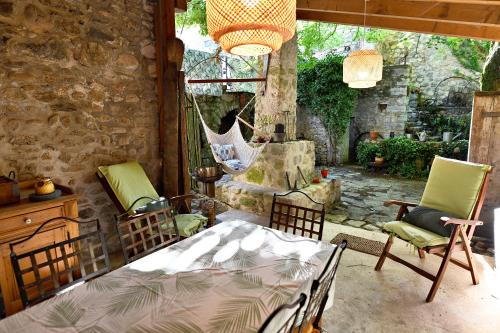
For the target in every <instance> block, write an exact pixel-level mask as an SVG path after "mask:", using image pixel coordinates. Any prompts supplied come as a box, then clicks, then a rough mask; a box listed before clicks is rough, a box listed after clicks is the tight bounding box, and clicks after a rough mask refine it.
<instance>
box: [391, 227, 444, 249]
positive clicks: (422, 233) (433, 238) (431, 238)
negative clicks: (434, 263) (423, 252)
mask: <svg viewBox="0 0 500 333" xmlns="http://www.w3.org/2000/svg"><path fill="white" fill-rule="evenodd" d="M382 228H383V229H384V230H385V231H387V232H388V233H390V234H395V235H396V236H398V237H399V238H401V239H404V240H406V241H408V242H409V243H411V244H413V245H415V246H416V247H418V248H419V249H421V248H424V247H427V246H437V245H443V244H448V243H449V241H450V239H449V238H448V237H444V236H441V235H438V234H436V233H433V232H432V231H429V230H425V229H422V228H419V227H417V226H414V225H412V224H409V223H406V222H403V221H394V222H388V223H385V224H384V225H383V227H382Z"/></svg>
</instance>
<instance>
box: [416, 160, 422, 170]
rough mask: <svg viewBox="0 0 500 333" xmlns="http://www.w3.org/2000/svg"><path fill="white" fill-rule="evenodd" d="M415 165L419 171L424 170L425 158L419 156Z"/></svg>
mask: <svg viewBox="0 0 500 333" xmlns="http://www.w3.org/2000/svg"><path fill="white" fill-rule="evenodd" d="M415 166H416V168H417V170H418V171H422V170H423V169H424V160H422V159H421V158H417V159H416V160H415Z"/></svg>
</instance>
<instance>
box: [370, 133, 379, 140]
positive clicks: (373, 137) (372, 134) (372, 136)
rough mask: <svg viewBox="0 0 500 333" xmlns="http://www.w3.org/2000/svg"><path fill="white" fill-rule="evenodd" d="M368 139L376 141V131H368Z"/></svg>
mask: <svg viewBox="0 0 500 333" xmlns="http://www.w3.org/2000/svg"><path fill="white" fill-rule="evenodd" d="M370 139H372V140H373V141H376V140H377V139H378V132H377V131H371V132H370Z"/></svg>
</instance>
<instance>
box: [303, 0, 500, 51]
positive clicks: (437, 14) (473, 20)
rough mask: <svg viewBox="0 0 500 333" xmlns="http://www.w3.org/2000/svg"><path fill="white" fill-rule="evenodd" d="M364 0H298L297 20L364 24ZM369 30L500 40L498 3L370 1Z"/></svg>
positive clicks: (489, 0) (494, 0)
mask: <svg viewBox="0 0 500 333" xmlns="http://www.w3.org/2000/svg"><path fill="white" fill-rule="evenodd" d="M364 6H365V2H364V0H297V19H299V20H309V21H322V22H332V23H340V24H347V25H357V26H362V25H363V20H364V18H363V16H364V15H363V11H364ZM366 13H367V14H366V25H367V26H369V27H377V28H386V29H394V30H403V31H411V32H421V33H429V34H438V35H448V36H459V37H470V38H476V39H486V40H496V41H500V1H498V0H367V2H366Z"/></svg>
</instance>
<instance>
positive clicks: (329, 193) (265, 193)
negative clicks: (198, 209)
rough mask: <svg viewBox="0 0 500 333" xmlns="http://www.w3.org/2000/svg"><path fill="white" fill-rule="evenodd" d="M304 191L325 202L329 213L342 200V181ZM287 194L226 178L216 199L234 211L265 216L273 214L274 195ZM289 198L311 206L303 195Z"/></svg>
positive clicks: (308, 188) (309, 187) (322, 182)
mask: <svg viewBox="0 0 500 333" xmlns="http://www.w3.org/2000/svg"><path fill="white" fill-rule="evenodd" d="M302 191H303V192H305V193H306V194H308V195H309V196H310V197H311V198H313V199H314V200H316V201H318V202H324V203H325V206H326V209H327V211H328V210H331V209H333V207H334V206H335V204H336V203H337V202H338V201H339V200H340V181H339V180H335V181H334V182H332V181H331V180H322V181H321V183H320V184H311V185H309V186H308V187H306V188H303V189H302ZM286 192H287V191H281V190H279V189H274V188H270V187H264V186H259V185H252V184H248V183H244V182H240V181H235V180H231V179H230V178H224V179H222V180H220V181H218V182H217V183H216V184H215V197H216V198H217V199H218V200H220V201H222V202H224V203H227V204H228V205H229V206H231V207H232V208H233V209H238V210H242V211H246V212H249V213H253V214H258V215H265V216H269V215H270V213H271V206H272V202H273V196H274V193H286ZM289 198H290V201H291V202H292V203H294V204H297V205H300V206H310V204H309V202H308V199H307V198H306V197H305V196H303V195H301V194H293V196H291V197H289Z"/></svg>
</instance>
